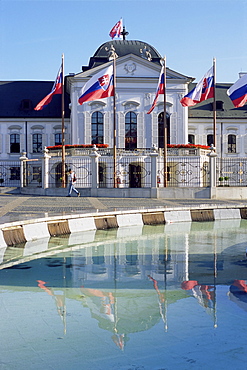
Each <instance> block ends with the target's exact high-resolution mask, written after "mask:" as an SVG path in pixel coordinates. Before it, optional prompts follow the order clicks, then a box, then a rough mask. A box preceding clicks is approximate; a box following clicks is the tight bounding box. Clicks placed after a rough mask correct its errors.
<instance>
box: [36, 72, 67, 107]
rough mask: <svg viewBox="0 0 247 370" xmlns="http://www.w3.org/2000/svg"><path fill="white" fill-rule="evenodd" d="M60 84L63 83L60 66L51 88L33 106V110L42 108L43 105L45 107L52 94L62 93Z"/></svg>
mask: <svg viewBox="0 0 247 370" xmlns="http://www.w3.org/2000/svg"><path fill="white" fill-rule="evenodd" d="M62 84H63V73H62V66H61V67H60V69H59V71H58V74H57V78H56V81H55V82H54V84H53V87H52V89H51V92H50V93H49V94H48V95H46V97H45V98H44V99H42V100H41V101H40V102H39V103H38V104H37V105H36V107H35V108H34V110H42V109H43V108H44V107H46V106H47V105H48V104H49V103H50V102H51V100H52V98H53V95H56V94H62V90H63V89H62Z"/></svg>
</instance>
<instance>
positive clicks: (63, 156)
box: [62, 54, 66, 188]
mask: <svg viewBox="0 0 247 370" xmlns="http://www.w3.org/2000/svg"><path fill="white" fill-rule="evenodd" d="M64 131H65V129H64V54H62V187H63V188H65V187H66V181H65V138H64Z"/></svg>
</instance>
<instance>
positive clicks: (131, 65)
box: [124, 63, 136, 76]
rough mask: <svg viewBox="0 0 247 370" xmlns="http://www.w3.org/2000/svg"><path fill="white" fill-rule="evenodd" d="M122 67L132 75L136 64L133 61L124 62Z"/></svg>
mask: <svg viewBox="0 0 247 370" xmlns="http://www.w3.org/2000/svg"><path fill="white" fill-rule="evenodd" d="M124 69H125V71H126V72H127V73H130V74H131V75H132V76H133V74H134V72H135V70H136V64H135V63H126V64H125V66H124Z"/></svg>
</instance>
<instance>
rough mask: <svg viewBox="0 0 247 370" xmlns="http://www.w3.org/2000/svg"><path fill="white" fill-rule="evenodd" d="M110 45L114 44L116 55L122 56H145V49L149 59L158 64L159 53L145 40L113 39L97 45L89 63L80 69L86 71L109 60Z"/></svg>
mask: <svg viewBox="0 0 247 370" xmlns="http://www.w3.org/2000/svg"><path fill="white" fill-rule="evenodd" d="M111 45H113V46H114V48H115V52H116V53H117V55H118V57H123V56H125V55H128V54H134V55H137V56H139V57H145V51H147V52H149V53H150V56H151V61H152V62H153V63H158V64H160V59H161V55H160V54H159V53H158V51H157V50H156V49H155V48H154V47H153V46H151V45H149V44H147V43H146V42H143V41H137V40H113V41H108V42H105V43H104V44H102V45H101V46H99V48H98V49H97V50H96V52H95V53H94V55H93V56H92V57H91V58H90V60H89V65H88V66H83V67H82V70H83V71H86V70H88V69H91V68H94V67H97V66H99V65H101V64H104V63H107V62H109V59H108V51H107V50H109V49H110V47H111ZM106 49H107V50H106Z"/></svg>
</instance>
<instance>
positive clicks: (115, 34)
mask: <svg viewBox="0 0 247 370" xmlns="http://www.w3.org/2000/svg"><path fill="white" fill-rule="evenodd" d="M122 31H123V22H122V18H121V19H120V21H118V22H117V23H116V24H115V26H114V27H113V28H112V29H111V31H110V33H109V35H110V36H111V38H112V39H115V38H120V37H122V35H121V32H122Z"/></svg>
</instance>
